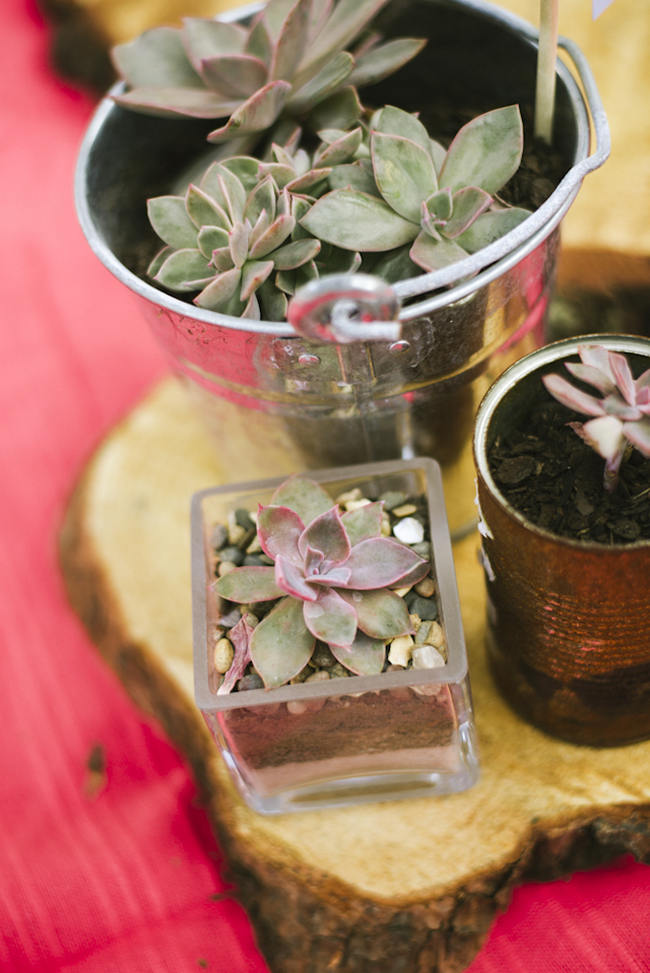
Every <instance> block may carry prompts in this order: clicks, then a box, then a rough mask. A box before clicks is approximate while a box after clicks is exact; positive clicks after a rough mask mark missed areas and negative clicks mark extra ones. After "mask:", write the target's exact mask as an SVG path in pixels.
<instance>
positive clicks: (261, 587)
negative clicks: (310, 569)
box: [214, 565, 284, 605]
mask: <svg viewBox="0 0 650 973" xmlns="http://www.w3.org/2000/svg"><path fill="white" fill-rule="evenodd" d="M214 588H215V591H216V592H217V594H219V595H221V597H222V598H225V599H226V600H227V601H236V602H239V604H243V605H248V604H254V603H255V602H257V601H273V599H275V598H282V597H283V595H284V591H283V590H282V588H280V587H279V586H278V585H277V584H276V582H275V571H274V569H273V568H271V567H257V566H255V565H251V566H244V567H241V568H234V569H233V570H232V571H229V572H228V574H224V575H223V577H222V578H219V580H218V581H217V582H216V584H215V586H214Z"/></svg>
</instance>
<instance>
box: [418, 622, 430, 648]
mask: <svg viewBox="0 0 650 973" xmlns="http://www.w3.org/2000/svg"><path fill="white" fill-rule="evenodd" d="M433 624H434V622H432V621H430V620H427V621H426V622H423V621H421V622H420V625H419V627H418V629H417V631H416V633H415V644H416V645H424V643H425V642H429V641H430V639H429V633H430V632H431V626H432V625H433Z"/></svg>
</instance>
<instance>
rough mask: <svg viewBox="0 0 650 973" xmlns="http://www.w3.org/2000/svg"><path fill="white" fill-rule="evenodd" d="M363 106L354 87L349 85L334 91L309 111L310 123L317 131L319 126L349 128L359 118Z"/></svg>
mask: <svg viewBox="0 0 650 973" xmlns="http://www.w3.org/2000/svg"><path fill="white" fill-rule="evenodd" d="M362 112H363V108H362V105H361V102H360V101H359V95H358V94H357V90H356V88H353V87H352V86H351V85H349V86H348V87H346V88H341V90H340V91H335V92H334V94H332V95H329V96H328V97H327V98H325V100H324V101H319V102H318V104H317V105H316V106H315V107H314V108H313V109H312V111H311V112H310V116H309V119H310V124H311V126H312V127H313V128H314V129H315V130H316V131H318V130H319V129H321V128H337V127H341V128H351V127H352V126H353V125H356V123H357V122H358V120H359V119H360V118H361V114H362Z"/></svg>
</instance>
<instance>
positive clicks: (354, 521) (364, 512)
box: [341, 500, 384, 547]
mask: <svg viewBox="0 0 650 973" xmlns="http://www.w3.org/2000/svg"><path fill="white" fill-rule="evenodd" d="M383 509H384V504H383V502H382V501H381V500H379V501H376V502H375V503H367V504H365V506H363V507H357V509H356V510H346V511H345V513H344V514H342V516H341V521H342V523H343V526H344V528H345V531H346V533H347V535H348V538H349V541H350V544H351V545H352V547H354V545H355V544H359V543H360V542H361V541H365V540H368V538H370V537H379V535H380V532H381V515H382V511H383Z"/></svg>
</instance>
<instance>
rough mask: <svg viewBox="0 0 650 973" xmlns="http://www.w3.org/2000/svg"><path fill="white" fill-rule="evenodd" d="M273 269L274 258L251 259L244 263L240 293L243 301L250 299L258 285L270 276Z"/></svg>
mask: <svg viewBox="0 0 650 973" xmlns="http://www.w3.org/2000/svg"><path fill="white" fill-rule="evenodd" d="M272 270H273V261H272V260H249V261H248V262H247V263H245V264H244V267H243V270H242V279H241V293H240V297H241V299H242V301H248V300H250V298H251V297H252V296H253V294H254V293H255V291H256V290H257V289H258V287H260V285H261V284H263V283H264V281H265V280H266V279H267V277H269V275H270V274H271V272H272Z"/></svg>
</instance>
